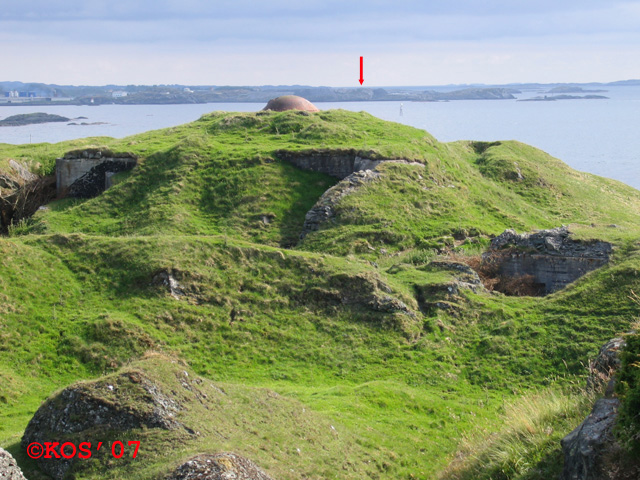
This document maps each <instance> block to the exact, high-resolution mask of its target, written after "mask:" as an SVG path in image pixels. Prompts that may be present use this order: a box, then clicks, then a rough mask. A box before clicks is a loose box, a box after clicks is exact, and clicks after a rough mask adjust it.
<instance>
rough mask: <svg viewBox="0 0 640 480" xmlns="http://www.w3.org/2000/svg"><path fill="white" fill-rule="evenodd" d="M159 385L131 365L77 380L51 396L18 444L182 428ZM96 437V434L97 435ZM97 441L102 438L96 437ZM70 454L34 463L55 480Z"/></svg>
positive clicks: (177, 408) (62, 473) (170, 399)
mask: <svg viewBox="0 0 640 480" xmlns="http://www.w3.org/2000/svg"><path fill="white" fill-rule="evenodd" d="M173 397H174V396H173V395H172V394H171V393H166V392H163V391H161V390H160V388H159V387H158V385H157V384H156V383H155V382H153V381H152V380H151V379H150V378H149V377H148V376H147V375H146V374H145V373H144V372H142V371H138V370H129V371H125V372H122V373H119V374H115V375H110V376H107V377H103V378H101V379H99V380H96V381H93V382H80V383H77V384H75V385H72V386H70V387H67V388H65V389H64V390H62V391H61V392H59V393H58V394H55V395H53V396H51V397H49V398H48V399H47V400H46V401H45V402H44V403H43V404H42V406H41V407H40V408H39V409H38V410H37V411H36V413H35V415H34V416H33V418H32V419H31V421H30V422H29V424H28V425H27V428H26V430H25V432H24V435H23V437H22V448H25V449H26V448H27V446H28V445H29V444H30V443H32V442H38V443H40V444H42V443H45V442H59V443H60V444H63V443H64V442H66V441H72V442H73V443H76V444H77V443H78V442H79V441H90V439H89V436H90V433H89V432H91V433H92V434H97V433H98V432H107V431H108V432H114V431H127V430H131V429H135V428H141V427H147V428H160V429H164V430H174V429H179V428H184V429H185V430H187V431H188V432H190V433H191V432H192V431H191V430H190V429H187V428H186V427H184V426H183V425H182V424H181V423H179V422H178V421H177V420H176V415H177V413H178V412H179V411H180V410H181V408H182V407H181V405H180V404H179V403H178V402H177V401H176V400H175V398H173ZM98 436H99V435H98ZM99 440H101V441H102V440H105V438H103V437H100V438H99ZM74 460H75V459H74V458H72V459H65V458H60V459H58V458H50V459H47V458H44V457H43V458H40V459H38V460H37V462H38V466H39V467H40V468H41V469H42V470H43V471H44V472H46V473H47V474H48V475H50V476H51V477H53V478H54V479H56V480H60V479H62V478H64V477H65V475H66V474H67V472H68V471H69V469H70V468H71V467H72V466H73V463H74Z"/></svg>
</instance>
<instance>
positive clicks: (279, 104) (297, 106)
mask: <svg viewBox="0 0 640 480" xmlns="http://www.w3.org/2000/svg"><path fill="white" fill-rule="evenodd" d="M263 110H273V111H274V112H284V111H286V110H301V111H303V112H319V111H320V110H318V108H317V107H316V106H315V105H314V104H313V103H311V102H310V101H309V100H307V99H306V98H302V97H298V96H297V95H283V96H281V97H277V98H272V99H271V100H269V101H268V102H267V105H266V107H264V108H263Z"/></svg>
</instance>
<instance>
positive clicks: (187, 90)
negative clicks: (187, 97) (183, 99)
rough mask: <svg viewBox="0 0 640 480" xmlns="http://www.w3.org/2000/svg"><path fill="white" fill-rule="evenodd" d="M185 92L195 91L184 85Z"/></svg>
mask: <svg viewBox="0 0 640 480" xmlns="http://www.w3.org/2000/svg"><path fill="white" fill-rule="evenodd" d="M184 93H193V90H191V89H190V88H189V87H184Z"/></svg>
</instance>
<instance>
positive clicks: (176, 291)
mask: <svg viewBox="0 0 640 480" xmlns="http://www.w3.org/2000/svg"><path fill="white" fill-rule="evenodd" d="M175 274H176V272H174V271H172V270H161V271H160V272H158V273H156V274H155V275H154V276H153V279H152V280H151V285H162V286H164V287H166V289H167V291H168V292H169V294H170V295H171V296H172V297H173V298H175V299H176V300H180V297H183V296H184V295H185V293H184V289H183V287H182V285H180V284H179V283H178V281H177V280H176V278H175V276H174V275H175Z"/></svg>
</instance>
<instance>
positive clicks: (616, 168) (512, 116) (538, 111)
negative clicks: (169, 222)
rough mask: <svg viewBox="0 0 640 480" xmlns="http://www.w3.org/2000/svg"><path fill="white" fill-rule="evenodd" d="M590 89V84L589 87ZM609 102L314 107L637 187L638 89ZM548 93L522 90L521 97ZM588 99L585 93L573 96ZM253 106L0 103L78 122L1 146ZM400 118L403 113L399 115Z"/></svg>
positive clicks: (11, 138) (615, 90)
mask: <svg viewBox="0 0 640 480" xmlns="http://www.w3.org/2000/svg"><path fill="white" fill-rule="evenodd" d="M585 88H586V87H585ZM604 88H605V89H606V90H607V92H604V93H598V95H605V96H607V97H610V98H609V99H607V100H559V101H555V102H517V101H515V100H458V101H452V102H438V103H433V102H344V103H342V102H341V103H317V104H316V105H317V107H318V108H320V109H323V110H324V109H330V108H344V109H347V110H354V111H361V110H363V111H366V112H369V113H371V114H372V115H375V116H377V117H380V118H383V119H385V120H391V121H395V122H400V123H404V124H407V125H411V126H414V127H418V128H422V129H425V130H427V131H428V132H430V133H431V134H432V135H434V136H435V137H436V138H438V140H441V141H445V142H447V141H453V140H484V141H495V140H519V141H521V142H524V143H528V144H530V145H534V146H536V147H538V148H540V149H542V150H544V151H546V152H548V153H550V154H551V155H553V156H555V157H557V158H560V159H561V160H563V161H564V162H566V163H567V164H569V165H570V166H571V167H573V168H575V169H578V170H582V171H586V172H590V173H594V174H596V175H601V176H605V177H609V178H614V179H617V180H620V181H622V182H625V183H627V184H628V185H631V186H633V187H635V188H638V189H640V87H604ZM537 95H544V92H543V91H542V90H540V91H525V92H523V93H522V94H520V95H517V96H518V98H520V99H523V98H530V97H532V96H537ZM576 95H584V94H576ZM263 107H264V105H263V104H256V103H211V104H200V105H102V106H67V105H51V106H36V107H34V106H12V107H7V106H0V119H3V118H6V117H8V116H11V115H15V114H18V113H31V112H46V113H52V114H57V115H62V116H65V117H68V118H73V119H76V118H78V117H87V118H86V119H82V120H72V121H74V122H76V123H81V122H85V123H96V122H100V123H103V124H101V125H67V123H48V124H40V125H28V126H23V127H0V143H12V144H21V143H40V142H50V143H54V142H59V141H62V140H71V139H75V138H82V137H94V136H109V137H116V138H121V137H126V136H129V135H133V134H136V133H140V132H144V131H147V130H154V129H158V128H165V127H171V126H175V125H180V124H183V123H186V122H190V121H193V120H196V119H197V118H199V117H200V116H201V115H202V114H204V113H208V112H211V111H214V110H224V111H256V110H260V109H262V108H263ZM401 113H402V114H401Z"/></svg>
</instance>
